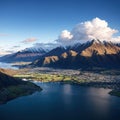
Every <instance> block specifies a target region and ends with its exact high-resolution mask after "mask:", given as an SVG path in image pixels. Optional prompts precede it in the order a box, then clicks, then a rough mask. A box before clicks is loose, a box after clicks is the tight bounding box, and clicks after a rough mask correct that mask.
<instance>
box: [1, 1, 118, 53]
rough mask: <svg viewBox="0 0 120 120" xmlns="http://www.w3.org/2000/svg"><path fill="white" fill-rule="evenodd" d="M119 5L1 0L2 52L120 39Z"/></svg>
mask: <svg viewBox="0 0 120 120" xmlns="http://www.w3.org/2000/svg"><path fill="white" fill-rule="evenodd" d="M119 6H120V0H0V52H1V53H3V54H6V53H10V52H15V51H17V50H21V49H24V48H26V47H31V46H35V45H43V44H48V43H50V45H51V46H54V44H56V43H59V44H68V43H74V42H76V41H78V40H79V39H81V40H82V41H87V40H88V39H93V38H98V39H99V38H100V39H101V40H104V39H109V40H113V41H114V40H115V41H119V40H120V37H119V35H120V33H119V31H120V14H119V11H120V7H119ZM102 29H104V30H102ZM91 31H92V32H91ZM95 31H98V33H95ZM101 31H102V32H101ZM104 33H106V34H104ZM108 33H109V35H110V36H108ZM101 34H102V35H101ZM103 34H104V35H103ZM51 43H53V45H52V44H51Z"/></svg>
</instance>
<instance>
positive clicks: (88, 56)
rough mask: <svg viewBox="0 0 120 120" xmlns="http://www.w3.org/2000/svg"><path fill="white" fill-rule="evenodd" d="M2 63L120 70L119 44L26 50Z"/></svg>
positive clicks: (9, 56)
mask: <svg viewBox="0 0 120 120" xmlns="http://www.w3.org/2000/svg"><path fill="white" fill-rule="evenodd" d="M0 61H3V62H22V61H23V62H24V61H25V62H32V64H31V65H32V67H54V68H65V69H80V68H82V69H83V68H94V67H100V68H120V44H115V43H112V42H107V41H103V42H101V41H100V40H92V41H87V42H86V43H82V44H81V43H76V44H74V45H71V46H66V47H63V46H59V47H56V48H54V49H52V50H46V49H43V48H41V47H39V48H35V47H34V48H26V49H24V50H22V51H18V52H16V53H14V54H9V55H5V56H3V57H1V58H0Z"/></svg>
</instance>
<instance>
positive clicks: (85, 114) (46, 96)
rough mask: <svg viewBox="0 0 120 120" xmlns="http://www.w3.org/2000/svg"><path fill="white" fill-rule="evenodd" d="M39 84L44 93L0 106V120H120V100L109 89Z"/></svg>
mask: <svg viewBox="0 0 120 120" xmlns="http://www.w3.org/2000/svg"><path fill="white" fill-rule="evenodd" d="M36 84H37V85H40V86H41V87H42V88H43V90H42V91H41V92H36V93H34V94H32V95H29V96H23V97H20V98H17V99H15V100H12V101H10V102H8V103H7V104H4V105H0V120H120V98H119V97H115V96H110V95H109V94H108V92H109V91H110V90H109V89H103V88H92V87H81V86H79V85H73V84H63V83H36Z"/></svg>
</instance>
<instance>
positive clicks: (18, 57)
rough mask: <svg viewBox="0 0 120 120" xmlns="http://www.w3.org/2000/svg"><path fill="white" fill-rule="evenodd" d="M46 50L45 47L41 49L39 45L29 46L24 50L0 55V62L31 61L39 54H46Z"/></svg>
mask: <svg viewBox="0 0 120 120" xmlns="http://www.w3.org/2000/svg"><path fill="white" fill-rule="evenodd" d="M47 52H48V50H47V49H43V48H41V47H39V48H38V47H37V48H35V47H30V48H26V49H24V50H21V51H18V52H16V53H13V54H8V55H5V56H2V57H0V61H1V62H32V61H34V60H36V59H38V58H39V57H40V56H42V55H44V54H46V53H47Z"/></svg>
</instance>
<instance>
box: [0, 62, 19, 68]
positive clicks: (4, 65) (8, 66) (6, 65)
mask: <svg viewBox="0 0 120 120" xmlns="http://www.w3.org/2000/svg"><path fill="white" fill-rule="evenodd" d="M0 68H4V69H18V68H17V67H13V66H12V64H10V63H4V62H0Z"/></svg>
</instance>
